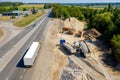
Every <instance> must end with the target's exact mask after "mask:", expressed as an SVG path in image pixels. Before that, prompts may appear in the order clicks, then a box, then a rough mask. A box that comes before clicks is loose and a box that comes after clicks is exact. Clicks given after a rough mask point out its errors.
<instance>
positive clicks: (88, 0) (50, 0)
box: [0, 0, 120, 3]
mask: <svg viewBox="0 0 120 80" xmlns="http://www.w3.org/2000/svg"><path fill="white" fill-rule="evenodd" d="M3 1H13V2H14V1H17V2H24V3H31V2H32V3H96V2H97V3H98V2H120V0H0V2H3Z"/></svg>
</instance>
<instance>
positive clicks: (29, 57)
mask: <svg viewBox="0 0 120 80" xmlns="http://www.w3.org/2000/svg"><path fill="white" fill-rule="evenodd" d="M39 48H40V44H39V42H33V43H32V45H31V46H30V48H29V50H28V51H27V53H26V54H25V56H24V57H23V62H24V66H26V67H31V66H32V65H33V63H34V61H35V58H36V56H37V54H38V51H39Z"/></svg>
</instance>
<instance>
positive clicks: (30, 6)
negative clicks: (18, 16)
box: [18, 4, 44, 10]
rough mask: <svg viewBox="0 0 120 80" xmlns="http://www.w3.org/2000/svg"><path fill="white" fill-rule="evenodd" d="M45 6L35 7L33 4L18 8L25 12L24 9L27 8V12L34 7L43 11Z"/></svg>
mask: <svg viewBox="0 0 120 80" xmlns="http://www.w3.org/2000/svg"><path fill="white" fill-rule="evenodd" d="M43 6H44V5H43V4H39V5H34V4H31V5H21V6H18V9H19V10H23V8H26V9H27V10H29V9H32V8H33V7H35V8H37V9H42V8H43Z"/></svg>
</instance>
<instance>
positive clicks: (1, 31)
mask: <svg viewBox="0 0 120 80" xmlns="http://www.w3.org/2000/svg"><path fill="white" fill-rule="evenodd" d="M3 35H4V31H3V30H2V29H0V38H2V36H3Z"/></svg>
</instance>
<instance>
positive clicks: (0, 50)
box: [0, 15, 46, 58]
mask: <svg viewBox="0 0 120 80" xmlns="http://www.w3.org/2000/svg"><path fill="white" fill-rule="evenodd" d="M45 16H46V15H43V16H42V17H41V18H40V19H39V20H38V21H36V22H35V25H37V24H38V23H39V22H40V21H41V20H42V19H43V18H44V17H45ZM33 25H34V24H32V25H30V26H29V27H27V28H25V29H24V30H23V31H22V32H21V33H20V34H18V35H16V36H15V37H14V38H12V39H11V40H10V41H8V42H7V43H6V44H5V45H3V46H2V47H0V58H1V57H2V56H4V55H5V54H6V53H7V52H8V51H9V50H10V49H11V48H12V47H13V46H14V45H15V44H16V43H17V42H18V41H19V40H20V39H21V38H22V37H24V36H25V35H26V34H27V33H28V32H30V31H31V30H32V29H33V28H34V27H33Z"/></svg>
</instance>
